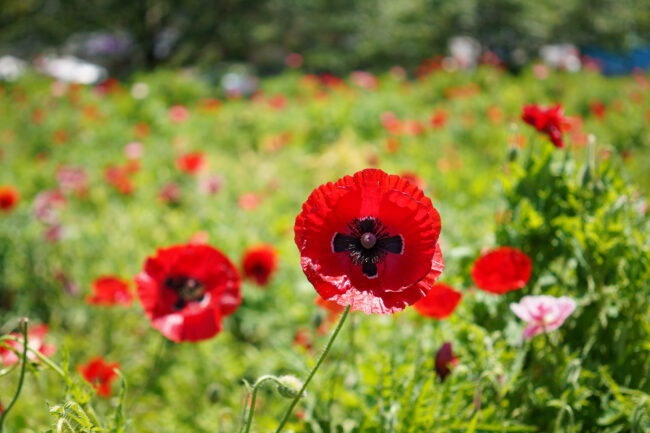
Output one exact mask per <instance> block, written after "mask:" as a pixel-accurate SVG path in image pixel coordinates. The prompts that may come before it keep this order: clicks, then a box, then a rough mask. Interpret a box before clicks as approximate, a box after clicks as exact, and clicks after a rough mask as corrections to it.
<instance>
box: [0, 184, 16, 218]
mask: <svg viewBox="0 0 650 433" xmlns="http://www.w3.org/2000/svg"><path fill="white" fill-rule="evenodd" d="M19 201H20V193H19V192H18V190H17V189H16V188H15V187H13V186H11V185H0V211H2V212H9V211H11V210H13V209H14V208H15V207H16V206H17V205H18V202H19Z"/></svg>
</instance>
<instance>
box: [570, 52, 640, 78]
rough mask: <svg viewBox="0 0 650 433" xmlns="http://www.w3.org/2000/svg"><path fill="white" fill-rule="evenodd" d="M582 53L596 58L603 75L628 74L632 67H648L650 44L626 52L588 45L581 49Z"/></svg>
mask: <svg viewBox="0 0 650 433" xmlns="http://www.w3.org/2000/svg"><path fill="white" fill-rule="evenodd" d="M582 54H584V55H587V56H589V57H591V58H593V59H595V60H597V61H598V62H599V63H600V64H601V67H602V71H603V74H605V75H622V74H629V73H630V72H632V71H633V70H634V68H641V69H646V70H648V69H650V45H646V46H643V47H638V48H635V49H633V50H632V51H630V52H629V53H627V54H617V53H612V52H610V51H605V50H603V49H601V48H594V47H588V48H583V49H582Z"/></svg>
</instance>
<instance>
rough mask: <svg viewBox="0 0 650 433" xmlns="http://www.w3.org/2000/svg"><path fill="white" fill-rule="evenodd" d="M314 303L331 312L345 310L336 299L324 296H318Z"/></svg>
mask: <svg viewBox="0 0 650 433" xmlns="http://www.w3.org/2000/svg"><path fill="white" fill-rule="evenodd" d="M314 304H316V305H318V306H319V307H321V308H322V309H324V310H327V311H328V312H329V313H330V314H334V315H337V314H340V313H342V312H343V310H345V307H344V306H342V305H339V304H338V303H336V302H334V301H328V300H326V299H323V297H322V296H316V298H315V299H314Z"/></svg>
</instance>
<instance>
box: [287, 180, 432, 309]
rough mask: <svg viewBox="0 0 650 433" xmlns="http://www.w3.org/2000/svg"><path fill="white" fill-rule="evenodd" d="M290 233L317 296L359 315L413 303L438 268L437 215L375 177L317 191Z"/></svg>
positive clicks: (417, 192) (413, 192)
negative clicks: (293, 231)
mask: <svg viewBox="0 0 650 433" xmlns="http://www.w3.org/2000/svg"><path fill="white" fill-rule="evenodd" d="M294 230H295V241H296V245H297V246H298V249H299V251H300V255H301V265H302V269H303V271H304V272H305V275H306V276H307V278H308V279H309V281H310V282H311V283H312V284H313V285H314V288H315V289H316V291H317V292H318V293H319V294H320V295H321V296H322V297H323V298H324V299H326V300H330V301H335V302H337V303H338V304H340V305H343V306H346V305H350V306H351V308H352V310H358V311H363V312H365V313H366V314H370V313H378V314H392V313H395V312H397V311H401V310H403V309H404V308H405V307H406V306H407V305H412V304H414V303H415V302H417V301H418V300H419V299H420V298H422V297H423V296H424V295H426V293H427V292H428V291H429V290H430V289H431V287H432V285H433V284H434V283H435V281H436V280H437V279H438V277H439V276H440V273H441V272H442V270H443V268H444V264H443V260H442V253H441V251H440V247H439V245H438V236H439V235H440V215H439V214H438V211H436V209H435V208H434V207H433V205H432V204H431V200H429V199H428V198H427V197H425V195H424V193H423V192H422V190H421V189H419V188H418V187H417V186H415V185H413V184H411V183H409V182H408V181H407V180H405V179H404V178H401V177H399V176H395V175H388V174H386V173H384V172H383V171H381V170H376V169H366V170H363V171H360V172H358V173H356V174H354V175H353V176H345V177H343V178H341V179H339V180H338V181H337V182H336V183H328V184H325V185H321V186H320V187H318V188H317V189H316V190H314V191H313V192H312V193H311V195H310V196H309V198H308V199H307V201H306V202H305V203H304V204H303V207H302V212H301V213H300V215H298V217H297V218H296V224H295V227H294Z"/></svg>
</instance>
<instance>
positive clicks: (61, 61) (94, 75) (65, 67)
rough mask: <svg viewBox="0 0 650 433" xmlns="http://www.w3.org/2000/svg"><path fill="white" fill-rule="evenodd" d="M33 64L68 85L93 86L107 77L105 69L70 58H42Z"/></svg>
mask: <svg viewBox="0 0 650 433" xmlns="http://www.w3.org/2000/svg"><path fill="white" fill-rule="evenodd" d="M34 63H35V66H36V69H37V70H39V71H41V72H42V73H44V74H46V75H49V76H51V77H54V78H56V79H57V80H61V81H65V82H68V83H80V84H95V83H99V82H102V81H104V80H105V79H106V78H107V77H108V72H107V71H106V69H105V68H102V67H101V66H97V65H95V64H92V63H89V62H86V61H84V60H81V59H79V58H77V57H72V56H61V57H57V56H44V57H40V58H39V59H37V60H36V61H35V62H34Z"/></svg>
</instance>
